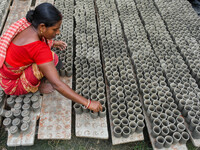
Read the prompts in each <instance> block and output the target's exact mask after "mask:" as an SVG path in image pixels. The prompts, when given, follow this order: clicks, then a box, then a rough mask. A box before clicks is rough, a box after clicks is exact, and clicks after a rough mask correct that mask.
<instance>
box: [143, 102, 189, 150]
mask: <svg viewBox="0 0 200 150" xmlns="http://www.w3.org/2000/svg"><path fill="white" fill-rule="evenodd" d="M142 105H143V103H142ZM142 108H143V114H144V118H145V121H146V126H147V130H148V133H149V138H150V141H151V145H152V147H153V149H154V150H178V149H180V150H187V146H186V144H180V143H176V144H172V145H171V147H169V148H161V149H158V148H156V147H155V138H154V137H153V136H152V135H151V132H152V129H151V126H150V125H151V122H150V120H149V117H148V116H147V114H146V111H145V110H144V106H142Z"/></svg>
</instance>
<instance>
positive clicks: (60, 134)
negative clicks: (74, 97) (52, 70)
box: [38, 77, 72, 140]
mask: <svg viewBox="0 0 200 150" xmlns="http://www.w3.org/2000/svg"><path fill="white" fill-rule="evenodd" d="M61 80H62V81H63V82H64V83H66V84H67V85H69V86H70V87H72V77H70V78H69V77H61ZM71 105H72V101H71V100H69V99H67V98H65V97H64V96H62V95H61V94H60V93H58V92H57V91H54V92H52V93H50V94H44V96H43V103H42V109H41V115H40V123H39V131H38V139H63V140H64V139H71V120H72V117H71V112H72V107H71Z"/></svg>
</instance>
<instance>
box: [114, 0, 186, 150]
mask: <svg viewBox="0 0 200 150" xmlns="http://www.w3.org/2000/svg"><path fill="white" fill-rule="evenodd" d="M128 5H129V7H131V6H132V7H131V8H130V10H132V11H133V12H136V13H137V9H136V6H135V3H133V2H132V3H129V4H128ZM137 6H138V8H139V11H142V12H141V14H142V15H144V14H145V10H143V8H142V4H141V5H140V4H139V3H138V5H137ZM118 9H119V10H123V11H120V15H122V22H123V25H124V27H125V28H128V27H129V24H128V22H127V19H125V18H127V16H126V13H124V12H126V11H125V10H126V9H125V8H122V7H119V8H118ZM123 13H124V14H123ZM149 13H151V11H149ZM130 14H135V13H130ZM125 16H126V17H125ZM135 16H136V15H135ZM142 17H143V16H142ZM128 18H129V16H128ZM130 18H132V17H130ZM133 18H134V19H135V18H136V19H137V18H139V15H138V16H136V17H133ZM146 19H147V18H145V17H144V21H148V20H146ZM130 22H131V20H130ZM139 24H141V23H138V25H139ZM147 24H148V23H147ZM147 24H145V25H147ZM140 28H143V27H140ZM147 28H148V27H147ZM126 32H129V33H126ZM135 32H136V34H135V33H134V32H133V34H131V35H129V34H130V31H129V30H125V35H126V37H127V38H128V37H132V38H133V39H137V38H138V35H141V36H139V38H141V37H143V38H147V36H145V35H146V33H145V31H144V29H141V30H136V31H135ZM127 40H128V41H129V40H130V41H131V40H132V39H131V38H130V39H127ZM138 41H139V40H138ZM139 42H140V41H139ZM143 42H144V44H143V43H142V42H141V43H139V44H138V45H141V46H142V44H143V45H146V46H148V45H149V43H148V40H144V41H143ZM134 43H135V42H134ZM132 44H133V42H128V46H129V47H130V50H131V51H132V52H131V54H132V58H133V61H134V66H135V67H136V70H137V71H136V72H137V78H138V80H139V84H140V91H141V93H142V94H143V98H144V106H145V109H146V113H147V115H148V116H149V118H151V119H152V120H151V121H150V122H153V123H152V130H153V129H154V128H155V129H154V130H153V131H154V132H153V133H152V134H153V136H154V137H157V136H159V135H165V136H168V137H170V136H169V133H168V132H167V131H169V128H168V126H167V124H169V122H168V121H170V124H171V126H173V127H176V126H175V124H178V122H176V119H175V118H174V117H173V116H167V115H165V114H166V113H167V112H170V114H172V111H171V110H173V109H174V108H177V105H176V104H175V103H174V99H173V98H172V93H171V92H170V89H169V88H168V86H167V83H166V80H165V77H164V75H163V73H162V71H163V70H162V68H160V64H159V63H158V59H157V57H156V55H155V54H154V51H152V50H150V48H149V49H146V50H147V51H145V53H146V54H144V49H143V48H140V47H139V46H137V45H136V46H137V47H138V49H134V46H133V47H132V46H131V45H132ZM148 47H149V46H148ZM144 48H145V47H144ZM140 49H141V50H140ZM149 57H150V58H149ZM154 58H155V59H154ZM147 59H148V61H147ZM155 64H156V65H155ZM157 72H160V73H159V76H157ZM160 76H162V78H159V77H160ZM165 93H168V94H165ZM169 97H170V99H171V103H170V104H173V107H172V108H170V104H169V103H166V102H167V100H166V99H167V98H169ZM161 100H162V103H163V102H164V103H165V104H164V105H161ZM170 109H171V110H170ZM160 113H161V114H162V115H161V116H160V119H156V118H157V117H158V114H160ZM155 114H157V117H156V116H155ZM167 114H168V113H167ZM170 114H169V115H170ZM172 115H173V114H172ZM179 116H180V112H179V111H177V117H178V118H180V117H179ZM166 119H167V120H168V119H169V120H168V121H166ZM179 126H180V127H182V129H183V130H185V126H184V124H180V125H179ZM156 131H157V132H156ZM161 131H162V132H161ZM161 133H162V134H161ZM170 139H171V138H170ZM172 143H173V141H172V140H171V143H170V142H169V143H168V144H165V145H166V146H165V147H170V146H171V144H172ZM163 144H164V143H163ZM157 147H159V146H157ZM162 147H163V145H162ZM159 148H161V147H159Z"/></svg>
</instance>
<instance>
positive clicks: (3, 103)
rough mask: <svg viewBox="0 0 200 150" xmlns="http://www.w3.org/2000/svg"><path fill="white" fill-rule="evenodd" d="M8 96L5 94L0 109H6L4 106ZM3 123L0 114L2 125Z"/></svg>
mask: <svg viewBox="0 0 200 150" xmlns="http://www.w3.org/2000/svg"><path fill="white" fill-rule="evenodd" d="M0 90H1V87H0ZM6 98H7V95H5V96H4V100H3V102H2V105H1V107H0V110H2V109H4V107H5V104H6ZM1 123H2V117H1V116H0V126H1Z"/></svg>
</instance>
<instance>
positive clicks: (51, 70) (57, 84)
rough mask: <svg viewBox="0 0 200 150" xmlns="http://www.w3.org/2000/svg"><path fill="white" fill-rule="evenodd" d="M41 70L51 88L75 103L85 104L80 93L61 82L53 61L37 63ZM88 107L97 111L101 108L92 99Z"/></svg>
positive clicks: (86, 101)
mask: <svg viewBox="0 0 200 150" xmlns="http://www.w3.org/2000/svg"><path fill="white" fill-rule="evenodd" d="M38 67H39V69H40V70H41V72H42V73H43V74H44V76H45V77H46V78H47V79H48V80H49V82H50V83H51V84H52V86H53V88H54V89H56V90H57V91H58V92H59V93H61V94H62V95H63V96H65V97H67V98H69V99H71V100H73V101H74V102H76V103H80V104H82V105H84V106H87V103H88V100H87V99H86V98H84V97H83V96H81V95H78V94H77V93H76V92H74V91H73V90H72V89H71V88H70V87H69V86H68V85H66V84H65V83H64V82H62V81H61V80H60V78H59V74H58V72H57V70H56V68H55V66H54V63H53V62H48V63H44V64H41V65H38ZM89 109H91V110H93V111H95V112H98V111H100V110H102V106H101V104H100V103H99V102H98V101H92V102H91V104H90V107H89Z"/></svg>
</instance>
